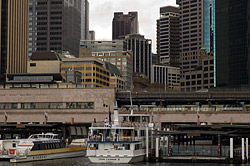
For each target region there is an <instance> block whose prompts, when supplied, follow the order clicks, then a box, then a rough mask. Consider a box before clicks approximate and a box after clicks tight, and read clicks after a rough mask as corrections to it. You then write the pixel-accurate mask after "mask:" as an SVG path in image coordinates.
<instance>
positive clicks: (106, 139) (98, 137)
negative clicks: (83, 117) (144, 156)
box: [89, 135, 136, 142]
mask: <svg viewBox="0 0 250 166" xmlns="http://www.w3.org/2000/svg"><path fill="white" fill-rule="evenodd" d="M102 137H103V136H102V135H93V136H90V137H89V141H103V142H109V141H116V137H114V136H112V135H111V136H107V137H105V136H104V138H102ZM118 139H119V140H118V141H135V140H136V138H135V137H132V136H119V137H118Z"/></svg>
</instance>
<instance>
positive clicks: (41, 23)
mask: <svg viewBox="0 0 250 166" xmlns="http://www.w3.org/2000/svg"><path fill="white" fill-rule="evenodd" d="M81 6H82V3H81V0H74V1H68V0H60V1H47V0H46V1H45V0H30V7H29V16H30V17H29V53H30V54H31V53H32V52H36V51H51V50H53V51H56V52H62V51H68V52H69V53H70V54H72V55H74V56H78V54H79V45H80V39H81Z"/></svg>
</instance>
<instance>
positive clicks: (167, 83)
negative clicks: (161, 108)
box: [151, 65, 180, 90]
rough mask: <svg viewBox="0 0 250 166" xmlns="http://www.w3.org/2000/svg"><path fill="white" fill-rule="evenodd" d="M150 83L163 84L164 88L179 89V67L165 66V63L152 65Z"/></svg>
mask: <svg viewBox="0 0 250 166" xmlns="http://www.w3.org/2000/svg"><path fill="white" fill-rule="evenodd" d="M151 83H159V84H163V85H164V87H165V90H166V89H175V90H179V89H180V68H178V67H172V66H166V65H153V66H152V79H151Z"/></svg>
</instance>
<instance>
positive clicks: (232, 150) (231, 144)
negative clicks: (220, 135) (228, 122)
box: [230, 138, 234, 159]
mask: <svg viewBox="0 0 250 166" xmlns="http://www.w3.org/2000/svg"><path fill="white" fill-rule="evenodd" d="M233 158H234V139H233V138H230V159H233Z"/></svg>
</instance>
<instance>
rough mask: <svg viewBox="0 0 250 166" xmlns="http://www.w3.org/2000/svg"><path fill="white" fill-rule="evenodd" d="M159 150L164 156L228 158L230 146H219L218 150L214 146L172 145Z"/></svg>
mask: <svg viewBox="0 0 250 166" xmlns="http://www.w3.org/2000/svg"><path fill="white" fill-rule="evenodd" d="M160 150H161V153H162V155H164V156H203V157H229V155H230V146H221V148H220V149H219V148H218V146H216V145H211V146H208V145H196V146H183V145H174V146H173V147H171V148H168V147H161V149H160Z"/></svg>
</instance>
